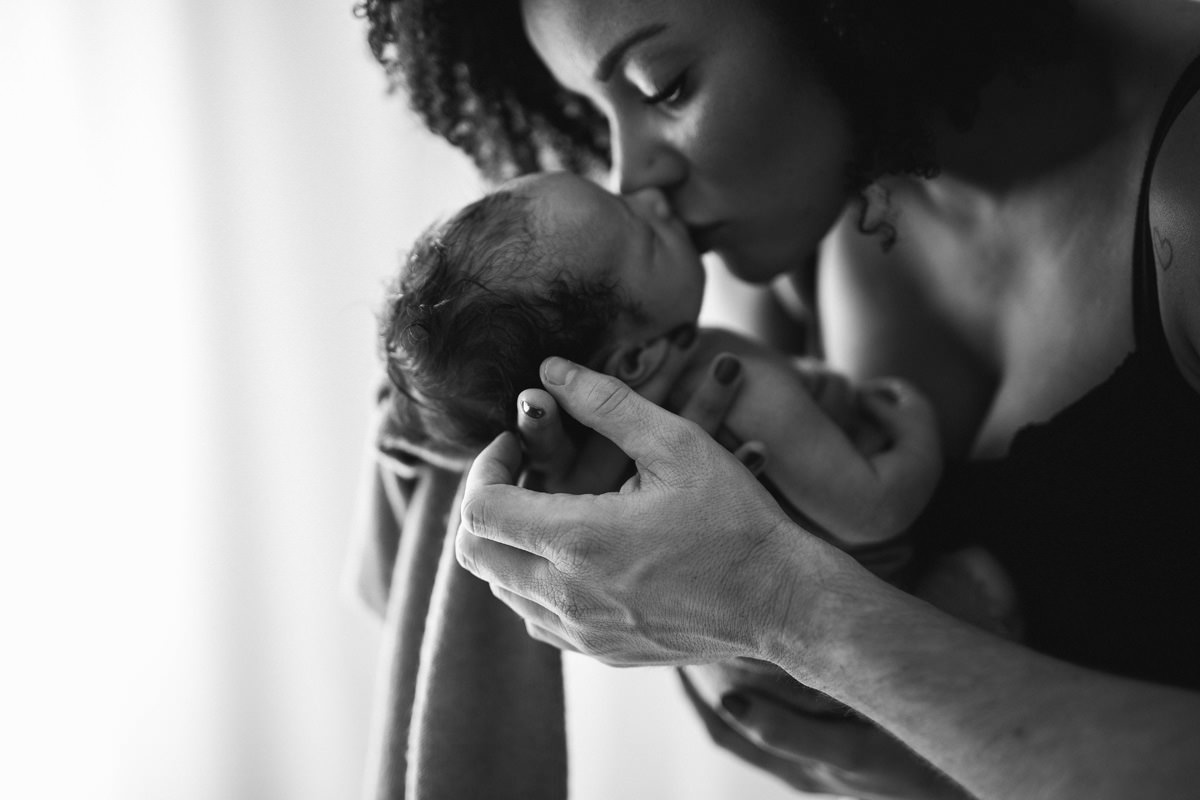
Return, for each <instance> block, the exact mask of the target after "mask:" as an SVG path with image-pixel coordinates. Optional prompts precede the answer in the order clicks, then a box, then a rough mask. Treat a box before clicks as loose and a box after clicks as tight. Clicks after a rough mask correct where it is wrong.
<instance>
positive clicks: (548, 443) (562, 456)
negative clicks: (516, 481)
mask: <svg viewBox="0 0 1200 800" xmlns="http://www.w3.org/2000/svg"><path fill="white" fill-rule="evenodd" d="M517 430H518V431H520V434H521V445H522V447H523V448H524V450H525V464H526V469H527V470H528V471H529V472H533V473H540V474H542V475H554V476H559V475H565V474H567V473H568V472H569V471H570V469H571V467H572V466H573V465H574V463H575V459H576V457H577V455H578V453H577V452H576V448H575V445H574V443H573V442H572V441H571V439H570V437H568V436H567V432H566V430H565V429H564V428H563V420H562V412H561V411H559V408H558V403H557V402H556V401H555V399H554V398H553V397H552V396H551V395H550V393H549V392H547V391H545V390H544V389H526V390H525V391H523V392H521V394H520V395H518V396H517Z"/></svg>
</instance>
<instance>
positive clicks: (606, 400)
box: [592, 378, 632, 417]
mask: <svg viewBox="0 0 1200 800" xmlns="http://www.w3.org/2000/svg"><path fill="white" fill-rule="evenodd" d="M592 391H593V395H592V407H593V408H594V409H595V410H596V414H598V415H599V416H602V417H607V416H611V415H613V414H616V413H618V412H619V411H620V410H621V409H622V408H623V407H624V405H625V402H626V401H627V400H628V399H629V395H630V392H631V391H632V390H631V389H630V388H629V387H628V386H626V385H625V384H623V383H621V382H620V381H617V380H614V379H611V378H609V379H606V380H603V381H601V382H600V383H599V384H597V386H596V387H595V388H594V389H593V390H592Z"/></svg>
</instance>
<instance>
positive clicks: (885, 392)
mask: <svg viewBox="0 0 1200 800" xmlns="http://www.w3.org/2000/svg"><path fill="white" fill-rule="evenodd" d="M875 394H877V395H879V398H880V399H881V400H883V401H884V402H886V403H890V404H892V405H894V406H895V405H899V404H900V395H899V393H897V392H896V390H895V389H893V388H892V387H891V386H877V387H875Z"/></svg>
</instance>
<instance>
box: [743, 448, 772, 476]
mask: <svg viewBox="0 0 1200 800" xmlns="http://www.w3.org/2000/svg"><path fill="white" fill-rule="evenodd" d="M766 463H767V459H766V458H765V457H764V456H763V454H762V453H760V452H758V451H757V450H751V451H750V452H749V453H746V455H744V456H742V464H743V465H744V466H745V467H746V469H748V470H750V472H751V473H752V474H754V475H757V474H758V473H760V472H762V468H763V466H764V465H765V464H766Z"/></svg>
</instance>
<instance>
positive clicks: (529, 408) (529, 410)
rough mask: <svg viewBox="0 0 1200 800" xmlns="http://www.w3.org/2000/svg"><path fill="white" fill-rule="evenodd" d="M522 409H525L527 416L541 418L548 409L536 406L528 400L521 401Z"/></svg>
mask: <svg viewBox="0 0 1200 800" xmlns="http://www.w3.org/2000/svg"><path fill="white" fill-rule="evenodd" d="M521 410H522V411H524V412H525V416H527V417H529V418H530V419H541V418H542V417H544V416H546V409H544V408H541V407H539V406H535V405H534V404H533V403H531V402H529V401H528V400H522V401H521Z"/></svg>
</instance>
